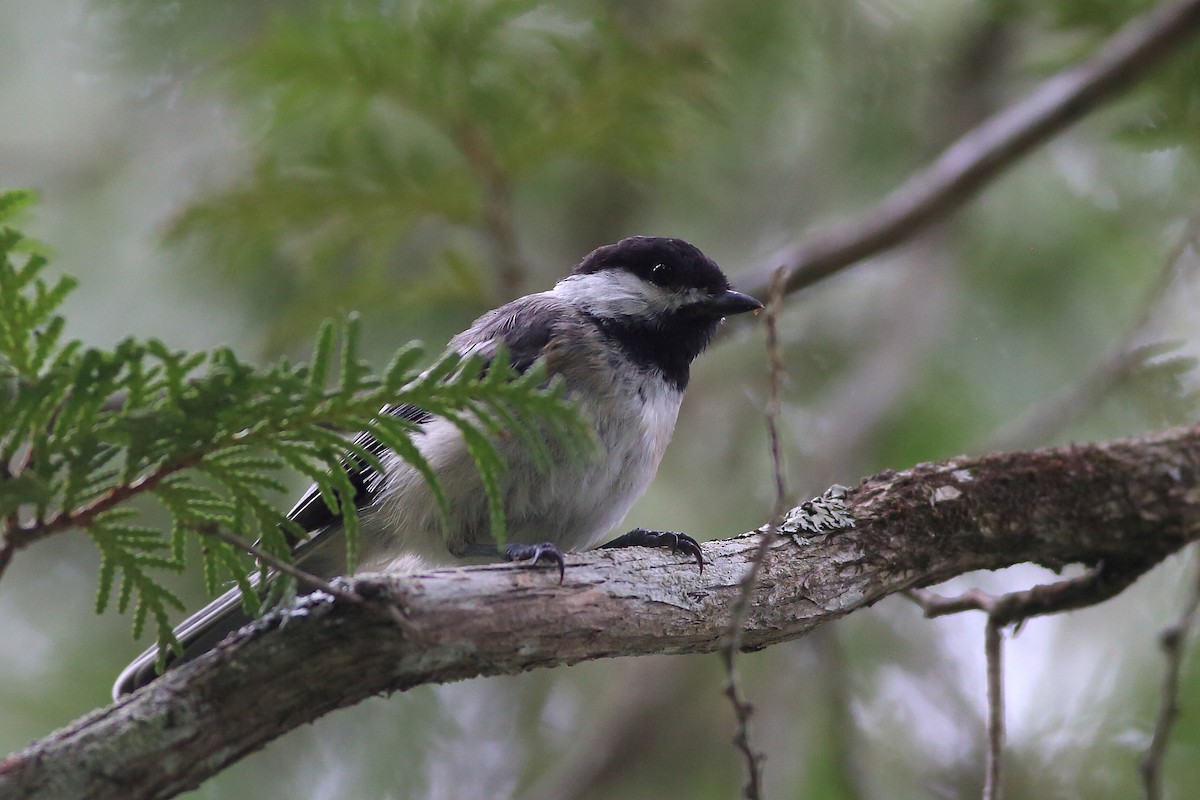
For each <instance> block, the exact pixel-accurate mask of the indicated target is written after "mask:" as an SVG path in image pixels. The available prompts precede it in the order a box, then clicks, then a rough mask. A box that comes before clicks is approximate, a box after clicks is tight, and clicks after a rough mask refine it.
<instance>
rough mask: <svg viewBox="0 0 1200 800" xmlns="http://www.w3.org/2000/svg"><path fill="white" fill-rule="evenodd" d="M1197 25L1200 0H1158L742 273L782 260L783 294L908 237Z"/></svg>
mask: <svg viewBox="0 0 1200 800" xmlns="http://www.w3.org/2000/svg"><path fill="white" fill-rule="evenodd" d="M1197 32H1200V0H1184V1H1183V2H1178V3H1173V4H1167V5H1162V6H1159V7H1157V8H1155V9H1153V10H1151V11H1149V12H1148V13H1146V14H1145V15H1143V16H1141V17H1137V18H1136V19H1134V20H1132V21H1131V22H1129V23H1127V24H1126V25H1125V26H1124V27H1123V28H1121V30H1119V31H1117V32H1116V33H1115V34H1113V36H1111V37H1110V38H1109V39H1108V40H1107V41H1105V42H1104V44H1103V45H1102V46H1101V47H1100V48H1099V50H1097V51H1096V54H1095V55H1094V56H1092V58H1090V59H1089V60H1087V61H1085V62H1084V63H1082V64H1079V65H1076V66H1074V67H1071V68H1069V69H1066V70H1064V71H1062V72H1059V73H1058V74H1056V75H1054V76H1052V77H1051V78H1049V79H1048V80H1046V81H1044V82H1043V83H1042V84H1041V85H1040V86H1039V87H1038V88H1037V89H1035V90H1034V92H1033V93H1032V94H1030V95H1029V96H1028V97H1026V98H1025V99H1024V100H1021V101H1020V102H1018V103H1016V104H1014V105H1011V106H1009V107H1008V108H1006V109H1004V110H1003V111H1001V112H999V113H998V114H995V115H993V116H991V117H989V118H988V119H987V120H985V121H984V122H983V123H981V124H980V125H978V126H976V127H975V128H974V129H972V130H971V131H969V132H968V133H967V134H966V135H964V136H962V137H961V138H959V139H958V140H957V141H956V142H954V143H953V144H951V145H950V146H949V147H947V148H946V149H945V150H944V151H943V152H942V154H941V155H940V156H938V157H937V159H935V160H934V161H933V163H931V164H930V165H929V166H927V167H925V168H924V169H922V170H920V171H918V172H916V173H914V174H913V175H911V176H910V177H909V178H908V180H906V181H905V182H904V183H903V184H901V185H900V186H899V187H898V188H896V189H895V191H893V192H892V193H891V194H889V195H888V196H887V197H885V198H884V199H883V200H882V201H880V202H879V203H878V204H877V205H876V206H875V207H874V208H872V209H870V210H869V211H867V212H866V213H865V214H863V215H862V216H861V217H859V218H858V219H856V220H852V221H850V222H847V223H842V224H840V225H837V226H834V227H833V228H831V229H829V230H827V231H825V232H823V233H818V234H816V235H814V236H810V237H807V238H806V240H805V241H803V242H801V243H800V244H798V245H796V246H794V247H792V248H790V249H789V250H786V251H784V252H783V253H780V254H777V255H776V256H774V257H772V258H771V259H770V260H769V261H767V262H766V264H765V265H763V266H759V267H757V268H754V269H752V270H750V271H749V272H748V273H746V274H744V275H740V276H738V280H736V281H735V283H736V284H737V285H738V287H739V288H741V289H742V290H743V291H747V292H750V293H752V294H753V293H755V292H762V291H764V290H765V289H766V288H767V287H768V286H769V285H770V283H771V281H772V279H773V275H774V273H775V270H776V269H778V268H779V267H780V265H781V264H782V265H783V267H784V268H785V269H786V270H787V273H788V279H787V292H789V293H791V292H795V291H798V290H800V289H802V288H804V287H806V286H810V285H812V284H814V283H816V282H817V281H819V280H821V279H823V278H827V277H829V276H830V275H832V274H834V273H835V272H838V271H840V270H842V269H845V268H846V267H848V266H850V265H852V264H854V263H856V262H858V261H861V260H863V259H865V258H868V257H870V256H873V255H876V254H877V253H880V252H882V251H884V250H887V249H889V248H891V247H895V246H896V245H898V244H900V243H902V242H905V241H908V240H909V239H911V238H912V237H913V236H914V235H915V234H917V233H918V232H920V231H922V230H924V229H925V228H927V227H929V226H930V225H931V224H933V223H934V222H937V221H939V220H941V219H942V218H943V217H945V216H947V215H948V214H949V213H951V212H952V211H954V210H956V209H958V208H960V207H961V206H962V205H963V203H964V202H965V201H966V200H968V199H970V198H971V197H973V196H974V195H975V194H977V193H978V192H979V191H980V190H981V189H982V188H984V187H985V186H986V185H988V183H989V182H990V181H991V180H992V179H994V178H995V177H996V176H997V175H998V174H999V173H1001V172H1002V171H1004V170H1005V169H1007V168H1008V167H1010V166H1012V165H1013V164H1014V163H1016V162H1017V161H1019V160H1020V159H1021V158H1023V157H1024V156H1026V155H1028V154H1029V152H1030V151H1032V150H1033V149H1035V148H1036V147H1038V146H1039V145H1041V144H1043V143H1044V142H1046V141H1047V140H1049V139H1050V138H1052V137H1053V136H1055V135H1056V134H1058V133H1059V132H1061V131H1062V130H1064V129H1065V128H1066V127H1067V126H1069V125H1070V124H1071V123H1073V122H1075V121H1076V120H1078V119H1080V118H1082V117H1083V116H1085V115H1086V114H1088V113H1089V112H1091V111H1093V110H1094V109H1095V108H1096V107H1098V106H1099V105H1101V104H1102V103H1104V102H1105V101H1106V100H1108V99H1110V98H1111V97H1112V96H1113V95H1114V94H1115V93H1116V92H1117V91H1119V90H1121V89H1123V88H1125V87H1126V86H1128V85H1129V84H1131V83H1133V82H1134V81H1135V80H1137V79H1139V78H1141V77H1142V76H1144V75H1145V73H1146V72H1148V71H1149V69H1150V68H1151V67H1153V66H1154V65H1156V64H1157V63H1158V62H1159V61H1161V60H1162V59H1163V58H1164V57H1166V56H1167V55H1168V54H1170V53H1171V52H1172V51H1173V50H1174V48H1175V46H1176V45H1178V44H1179V43H1180V42H1182V41H1184V40H1185V39H1187V38H1188V37H1189V36H1191V35H1193V34H1195V33H1197Z"/></svg>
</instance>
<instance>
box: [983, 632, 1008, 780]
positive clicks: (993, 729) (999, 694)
mask: <svg viewBox="0 0 1200 800" xmlns="http://www.w3.org/2000/svg"><path fill="white" fill-rule="evenodd" d="M983 630H984V644H983V649H984V653H985V654H986V656H987V702H988V722H987V766H986V769H985V772H984V780H983V800H1000V765H1001V753H1002V751H1003V749H1004V650H1003V646H1004V633H1003V630H1002V626H1000V625H998V624H997V623H996V620H995V619H994V618H993V617H991V616H990V615H989V616H988V621H987V625H986V626H984V629H983Z"/></svg>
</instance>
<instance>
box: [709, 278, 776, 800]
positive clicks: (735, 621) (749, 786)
mask: <svg viewBox="0 0 1200 800" xmlns="http://www.w3.org/2000/svg"><path fill="white" fill-rule="evenodd" d="M785 277H786V275H785V273H784V271H783V270H779V271H778V272H776V274H775V280H774V281H773V282H772V284H771V293H770V299H769V301H768V307H767V314H766V317H767V319H766V326H767V361H768V363H769V364H770V377H769V387H768V393H767V407H766V421H767V439H768V441H769V442H770V447H771V463H772V465H773V468H774V473H775V508H774V510H773V511H772V514H771V521H770V523H769V524H768V525H767V530H766V532H764V533H763V535H762V537H761V538H760V539H759V542H758V548H757V549H756V551H755V554H754V558H753V559H752V560H751V562H750V568H749V569H748V570H746V576H745V577H744V578H742V582H741V584H740V586H739V591H738V597H737V600H735V601H734V604H733V610H732V611H731V612H730V619H729V629H728V631H727V633H726V635H725V641H724V642H723V644H722V646H721V660H722V662H723V663H724V665H725V696H726V697H728V698H729V702H730V703H731V704H732V705H733V713H734V716H735V717H736V718H737V730H736V731H735V733H734V737H733V743H734V745H735V746H736V747H737V748H738V750H739V751H740V752H741V754H742V757H743V758H744V759H745V761H746V772H747V778H746V785H745V786H744V787H743V790H742V795H743V796H744V797H745V798H746V800H759V798H761V797H762V761H763V756H762V754H760V753H756V752H755V751H754V747H753V746H752V745H751V743H750V717H751V716H753V714H754V709H753V707H752V706H751V705H750V703H748V702H747V701H746V699H745V697H744V696H743V694H742V690H741V686H740V684H739V682H738V677H737V669H736V664H735V663H734V662H735V658H736V655H737V652H738V650H740V649H741V646H742V629H743V628H744V627H745V625H746V615H747V614H748V613H749V611H750V598H751V596H752V595H753V593H754V589H755V587H757V586H758V576H759V574H760V573H761V572H762V567H763V562H765V561H766V558H767V551H768V550H770V548H771V543H772V542H773V541H774V540H775V536H776V531H778V529H779V526H780V524H782V522H783V517H784V514H785V513H786V511H787V485H786V480H785V478H784V475H783V449H782V447H781V445H780V437H779V410H780V406H781V403H782V401H781V399H780V395H781V394H782V391H783V347H782V345H781V344H780V342H779V324H778V323H779V313H780V309H781V308H782V306H783V286H784V278H785Z"/></svg>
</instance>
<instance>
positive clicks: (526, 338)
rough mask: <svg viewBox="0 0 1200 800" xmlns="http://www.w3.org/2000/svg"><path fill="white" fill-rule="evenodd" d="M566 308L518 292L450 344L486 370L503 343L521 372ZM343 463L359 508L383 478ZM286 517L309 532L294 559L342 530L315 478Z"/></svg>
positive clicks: (418, 418) (352, 460)
mask: <svg viewBox="0 0 1200 800" xmlns="http://www.w3.org/2000/svg"><path fill="white" fill-rule="evenodd" d="M564 311H565V308H564V306H563V304H562V303H561V301H557V300H554V299H551V298H548V297H546V296H545V295H530V296H528V297H522V298H520V299H519V300H514V301H513V302H511V303H508V304H507V305H504V306H501V307H500V308H497V309H495V310H493V311H489V312H488V313H486V314H484V315H483V316H482V317H480V318H479V319H478V320H476V321H475V323H474V324H473V325H472V326H471V327H470V328H468V329H467V330H466V331H464V332H463V333H460V334H459V335H458V336H456V337H454V339H453V340H451V342H450V347H451V348H452V349H454V350H455V351H456V352H458V353H460V354H462V355H468V354H471V355H481V356H482V357H483V364H482V365H481V369H483V370H484V371H486V370H487V368H488V367H489V366H490V365H491V364H492V363H493V360H494V358H495V354H496V351H497V349H498V347H499V346H500V345H503V347H504V351H505V353H506V354H507V356H508V361H509V363H510V365H511V366H512V368H513V369H514V370H515V371H516V372H517V373H518V374H522V373H524V372H525V371H526V370H528V369H529V368H530V367H531V366H533V364H534V362H535V361H537V360H538V358H539V357H540V356H541V355H542V353H543V352H544V351H545V349H546V346H547V345H548V344H549V342H550V340H551V338H552V336H553V333H554V329H555V323H556V321H557V320H559V319H561V318H562V316H563V314H564ZM518 323H519V324H518ZM384 411H385V412H386V413H388V414H392V415H394V416H397V417H400V418H401V419H406V420H408V421H410V422H412V423H414V424H415V425H424V424H425V423H427V422H429V421H430V420H431V419H433V415H432V414H430V413H429V412H428V411H425V410H423V409H420V408H417V407H416V406H413V405H399V406H386V407H385V408H384ZM354 444H356V445H358V446H359V447H361V448H363V449H366V450H368V451H369V452H371V453H373V454H375V455H376V456H382V455H383V454H384V452H385V451H386V447H385V446H384V445H383V444H382V443H380V442H379V441H378V440H377V439H376V438H375V437H374V436H372V435H371V434H369V433H366V432H363V433H360V434H358V436H356V437H355V438H354ZM342 463H343V466H344V468H345V469H346V475H347V477H348V478H349V479H350V483H351V485H352V486H353V487H354V505H355V507H356V508H358V509H359V510H362V509H364V508H366V507H367V506H369V505H371V503H372V502H374V500H375V497H376V494H377V493H378V492H379V491H380V490H381V489H382V488H383V482H382V481H380V480H378V478H379V475H378V472H377V471H376V469H375V468H374V467H373V466H371V465H370V464H369V463H367V462H366V461H365V460H363V459H362V458H361V457H359V456H355V455H353V454H350V455H347V456H346V458H345V459H344V460H343V462H342ZM288 519H290V520H292V521H293V522H295V523H297V524H298V525H300V527H301V528H303V529H304V530H305V531H308V532H309V533H310V534H311V535H310V536H309V537H307V538H305V539H300V540H297V541H295V542H293V544H292V547H293V553H294V556H295V558H296V560H297V561H301V560H303V558H304V557H305V556H306V555H308V554H309V553H311V552H313V551H315V550H316V549H318V548H319V547H321V546H322V545H323V544H324V542H326V541H327V540H328V539H329V538H330V536H332V535H333V534H335V533H337V532H339V531H340V529H341V526H340V522H341V514H337V513H334V512H333V511H332V510H330V508H329V506H327V505H326V504H325V501H324V499H323V498H322V497H321V492H320V489H318V487H317V485H316V484H315V483H314V484H313V485H312V486H310V487H309V488H308V490H307V491H305V493H304V494H303V495H301V497H300V499H299V500H297V501H296V504H295V505H294V506H292V510H291V511H289V512H288Z"/></svg>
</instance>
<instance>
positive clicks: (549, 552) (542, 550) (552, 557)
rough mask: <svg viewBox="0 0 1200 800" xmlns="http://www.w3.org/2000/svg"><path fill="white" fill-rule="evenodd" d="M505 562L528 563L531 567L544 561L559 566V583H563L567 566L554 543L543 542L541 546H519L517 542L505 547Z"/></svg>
mask: <svg viewBox="0 0 1200 800" xmlns="http://www.w3.org/2000/svg"><path fill="white" fill-rule="evenodd" d="M504 560H505V561H528V562H529V565H530V566H531V567H532V566H536V565H538V564H540V563H542V562H543V561H545V562H547V563H550V564H556V565H558V582H559V583H562V582H563V575H564V574H565V571H566V566H565V565H564V564H563V554H562V551H561V550H559V549H558V546H557V545H555V544H554V543H553V542H542V543H541V544H518V543H517V542H511V543H509V544H506V545H504Z"/></svg>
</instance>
